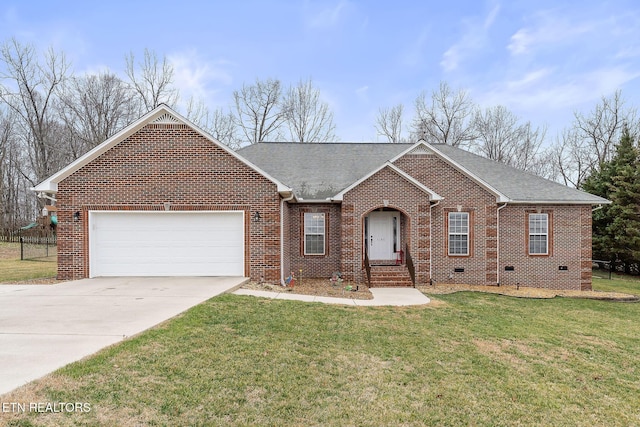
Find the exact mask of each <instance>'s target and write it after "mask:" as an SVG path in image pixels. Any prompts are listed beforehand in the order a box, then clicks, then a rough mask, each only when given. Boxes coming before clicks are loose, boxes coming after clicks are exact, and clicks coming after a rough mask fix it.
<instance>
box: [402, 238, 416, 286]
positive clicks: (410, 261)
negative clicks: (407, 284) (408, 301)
mask: <svg viewBox="0 0 640 427" xmlns="http://www.w3.org/2000/svg"><path fill="white" fill-rule="evenodd" d="M404 256H405V260H406V263H407V270H409V276H411V283H412V284H413V287H414V288H415V287H416V267H415V265H413V258H411V252H409V244H407V245H406V247H405V252H404Z"/></svg>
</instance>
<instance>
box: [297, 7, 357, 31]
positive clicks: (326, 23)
mask: <svg viewBox="0 0 640 427" xmlns="http://www.w3.org/2000/svg"><path fill="white" fill-rule="evenodd" d="M349 6H350V3H349V2H348V1H346V0H341V1H339V2H338V3H337V4H335V5H333V6H331V7H326V8H324V9H321V10H319V11H317V12H315V13H313V14H311V15H310V16H309V17H308V19H307V25H308V26H309V27H310V28H331V27H334V26H335V25H337V24H338V23H339V22H340V20H341V19H342V17H343V16H344V15H345V13H346V12H347V10H348V7H349Z"/></svg>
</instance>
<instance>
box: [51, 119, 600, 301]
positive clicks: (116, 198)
mask: <svg viewBox="0 0 640 427" xmlns="http://www.w3.org/2000/svg"><path fill="white" fill-rule="evenodd" d="M395 166H396V167H398V168H399V169H400V170H402V171H404V172H405V173H407V174H408V175H410V176H412V177H414V178H415V179H416V180H417V181H418V182H420V183H422V184H423V185H424V186H426V187H428V188H429V189H431V190H433V191H435V192H436V193H438V194H439V195H441V196H443V197H444V200H442V201H441V202H440V203H438V204H437V205H433V206H432V203H430V201H429V195H428V194H427V193H425V192H424V191H423V190H422V189H420V188H419V187H418V186H416V185H415V184H414V183H412V182H410V181H408V180H407V179H406V178H405V177H403V176H402V175H400V174H398V173H397V172H396V171H394V170H393V169H392V168H383V169H381V170H380V171H378V172H377V173H375V174H374V175H372V176H371V177H369V178H368V179H366V180H365V181H363V182H362V183H360V184H359V185H358V186H356V187H355V188H353V189H351V190H350V191H348V192H347V193H346V194H345V195H344V198H343V201H342V203H340V204H337V203H317V204H315V203H314V204H312V203H308V204H304V203H300V204H296V203H285V205H284V210H283V217H282V218H280V209H281V198H280V196H279V195H278V192H277V189H276V186H275V184H274V183H272V182H271V181H269V180H268V179H267V178H265V177H264V176H262V175H261V174H259V173H258V172H256V171H255V170H253V169H252V168H250V167H248V166H247V165H246V164H244V163H242V162H241V161H239V160H238V159H236V158H235V157H234V156H232V155H230V154H229V153H228V152H226V151H225V150H223V149H222V148H220V147H218V146H217V145H215V144H214V143H212V142H211V141H209V140H208V139H206V138H204V137H203V136H202V135H200V134H199V133H197V132H195V131H194V130H193V129H192V128H190V127H189V126H186V125H181V124H150V125H147V126H145V127H143V128H142V129H140V130H139V131H138V132H136V133H135V134H133V135H132V136H130V137H128V138H126V139H125V140H123V141H122V142H120V143H119V144H118V145H116V146H115V147H112V149H110V150H109V151H107V152H105V153H104V154H102V155H101V156H100V157H98V158H97V159H95V160H93V161H92V162H90V163H89V164H87V165H85V166H84V167H82V168H81V169H79V170H78V171H76V172H75V173H74V174H72V175H71V176H69V177H67V178H66V179H64V180H63V181H62V182H60V183H59V184H58V196H57V197H58V203H57V204H58V277H59V278H60V279H78V278H84V277H88V276H89V273H90V272H89V251H88V246H89V245H88V241H89V234H88V212H89V211H91V210H137V211H164V210H165V206H166V204H167V203H168V204H169V205H168V206H169V208H170V209H171V210H175V211H192V210H240V211H244V212H245V274H246V275H248V276H250V277H251V278H252V279H254V280H264V281H267V282H272V283H277V282H279V280H280V272H281V264H280V261H281V256H282V254H284V259H283V265H282V268H283V269H284V271H285V273H286V274H287V275H288V273H289V271H295V272H296V274H297V275H299V274H300V273H299V272H300V270H302V275H303V277H326V278H329V277H330V276H331V274H332V273H333V272H335V271H341V272H342V273H343V274H344V275H345V279H346V280H349V281H354V282H358V283H363V282H364V281H365V274H364V271H363V258H364V238H365V236H364V221H365V217H366V216H367V215H369V214H370V213H371V212H372V211H375V210H383V209H385V210H390V209H391V210H396V211H398V212H399V217H400V228H401V230H400V231H401V234H400V240H401V242H400V243H401V248H403V249H404V248H405V247H408V249H409V251H410V253H411V255H412V258H413V260H414V264H415V267H416V279H417V280H416V282H417V284H419V285H423V284H428V283H430V281H431V280H433V281H435V283H436V284H437V283H466V284H472V285H485V284H491V285H495V284H497V283H498V282H499V283H500V284H509V285H515V284H520V285H523V286H537V287H545V288H562V289H591V207H590V206H572V205H562V206H555V205H548V206H536V205H507V206H506V207H505V208H503V209H501V210H500V213H499V214H498V204H497V203H496V197H495V195H493V194H492V193H490V192H489V191H488V190H487V189H485V188H484V187H482V186H481V185H479V184H478V183H476V182H475V181H473V180H472V179H470V178H469V177H467V176H466V175H464V174H463V173H461V172H460V171H459V170H457V169H456V168H455V167H453V166H451V165H449V164H448V163H447V162H445V161H443V160H442V159H441V158H440V157H438V156H436V155H433V154H408V155H405V156H403V157H402V158H400V159H398V160H397V161H396V162H395ZM538 210H540V211H543V212H548V213H550V227H551V229H552V233H550V246H552V251H551V252H550V254H549V255H548V256H532V255H529V254H528V250H527V212H537V211H538ZM457 211H463V212H469V214H470V215H469V216H470V236H471V237H470V238H471V244H470V253H469V255H468V256H450V255H449V254H448V253H447V238H448V236H447V215H448V213H449V212H457ZM75 212H80V219H79V220H74V213H75ZM255 212H260V217H261V219H260V221H258V222H256V221H253V215H254V213H255ZM305 212H323V213H325V215H326V216H325V217H326V235H325V242H326V253H325V254H324V255H304V251H303V246H302V245H303V240H304V230H303V215H304V213H305ZM498 215H499V217H498ZM281 220H282V221H283V224H284V228H283V229H282V237H283V238H284V240H283V246H282V247H281V246H280V241H281V229H280V221H281ZM498 222H499V224H498ZM498 225H499V227H500V230H499V231H498ZM498 241H499V248H498ZM507 266H509V267H511V268H510V271H505V267H507ZM560 266H563V268H564V267H566V269H562V270H560V269H559V267H560ZM460 270H464V271H460Z"/></svg>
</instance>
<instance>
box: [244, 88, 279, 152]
mask: <svg viewBox="0 0 640 427" xmlns="http://www.w3.org/2000/svg"><path fill="white" fill-rule="evenodd" d="M281 96H282V85H281V84H280V80H277V79H267V80H266V81H261V80H259V79H256V82H255V84H252V85H246V84H244V85H242V89H240V90H236V91H234V92H233V99H234V101H235V110H236V111H235V113H236V115H235V119H236V123H237V125H238V126H239V127H240V129H241V130H242V133H243V134H244V135H245V137H246V138H247V140H248V141H249V142H250V143H251V144H255V143H257V142H262V141H266V140H267V139H268V138H269V137H272V136H275V137H279V136H280V135H279V130H280V127H281V126H282V124H283V122H284V119H285V116H284V113H283V111H282V108H281Z"/></svg>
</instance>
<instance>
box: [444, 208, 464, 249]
mask: <svg viewBox="0 0 640 427" xmlns="http://www.w3.org/2000/svg"><path fill="white" fill-rule="evenodd" d="M448 225H449V255H469V212H449V224H448Z"/></svg>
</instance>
